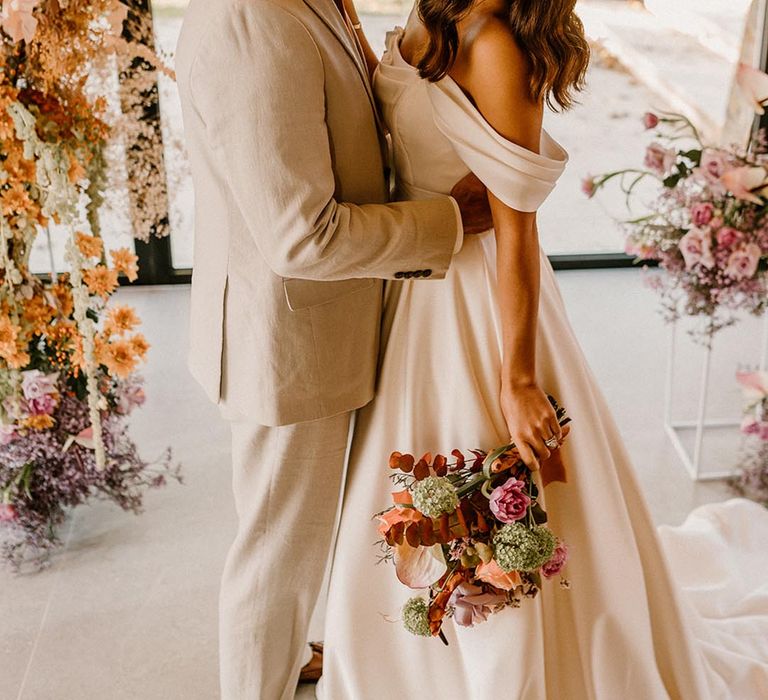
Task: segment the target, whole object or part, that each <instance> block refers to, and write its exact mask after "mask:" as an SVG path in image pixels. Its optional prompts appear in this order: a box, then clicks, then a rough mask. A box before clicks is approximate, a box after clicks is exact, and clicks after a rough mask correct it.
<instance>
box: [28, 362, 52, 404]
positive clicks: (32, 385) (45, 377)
mask: <svg viewBox="0 0 768 700" xmlns="http://www.w3.org/2000/svg"><path fill="white" fill-rule="evenodd" d="M22 375H23V379H22V380H21V390H22V392H23V393H24V398H25V399H39V398H40V397H41V396H45V395H47V394H55V393H57V391H58V389H57V383H58V381H59V373H58V372H54V373H53V374H44V373H43V372H41V371H40V370H39V369H28V370H26V371H25V372H22Z"/></svg>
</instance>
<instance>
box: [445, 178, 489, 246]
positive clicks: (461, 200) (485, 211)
mask: <svg viewBox="0 0 768 700" xmlns="http://www.w3.org/2000/svg"><path fill="white" fill-rule="evenodd" d="M451 197H453V198H454V199H455V200H456V202H457V203H458V205H459V211H461V223H462V224H463V226H464V233H483V232H484V231H487V230H488V229H491V228H493V216H491V205H490V204H489V203H488V190H487V189H486V187H485V185H484V184H483V183H482V182H480V180H479V179H478V177H477V176H476V175H475V174H474V173H470V174H469V175H467V176H466V177H465V178H463V179H461V180H459V181H458V182H457V183H456V184H455V185H454V187H453V189H452V190H451Z"/></svg>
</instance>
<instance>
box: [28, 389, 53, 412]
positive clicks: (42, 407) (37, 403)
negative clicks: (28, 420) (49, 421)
mask: <svg viewBox="0 0 768 700" xmlns="http://www.w3.org/2000/svg"><path fill="white" fill-rule="evenodd" d="M56 404H57V401H56V397H54V396H53V395H52V394H43V395H42V396H39V397H37V398H35V399H29V400H28V401H27V408H28V409H29V412H30V413H31V414H32V415H33V416H42V415H46V416H50V415H51V414H52V413H53V412H54V411H55V410H56Z"/></svg>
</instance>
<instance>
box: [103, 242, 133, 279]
mask: <svg viewBox="0 0 768 700" xmlns="http://www.w3.org/2000/svg"><path fill="white" fill-rule="evenodd" d="M110 255H111V256H112V264H113V265H114V267H115V269H116V270H117V271H118V272H122V273H123V274H124V275H125V276H126V277H127V278H128V281H129V282H134V281H135V280H136V278H137V277H138V276H139V274H138V273H139V266H138V265H137V262H138V260H139V258H138V256H136V255H134V254H133V253H132V252H131V251H130V250H128V248H118V249H117V250H113V251H110Z"/></svg>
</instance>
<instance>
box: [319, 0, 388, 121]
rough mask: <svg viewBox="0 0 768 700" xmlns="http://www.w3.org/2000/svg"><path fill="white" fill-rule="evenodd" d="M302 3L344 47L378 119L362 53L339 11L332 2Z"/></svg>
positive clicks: (324, 0) (326, 0)
mask: <svg viewBox="0 0 768 700" xmlns="http://www.w3.org/2000/svg"><path fill="white" fill-rule="evenodd" d="M304 2H305V3H306V4H307V5H308V6H309V8H310V9H311V10H312V12H314V13H315V14H316V15H317V16H318V17H319V18H320V19H321V20H322V21H323V22H324V23H325V25H326V26H327V27H328V28H329V29H330V30H331V31H332V32H333V33H334V34H335V35H336V38H337V39H338V40H339V42H340V43H341V45H342V46H343V47H344V50H345V51H346V52H347V53H348V54H349V57H350V58H351V59H352V61H353V62H354V64H355V66H356V67H357V72H358V73H359V74H360V78H361V80H362V81H363V84H364V85H365V91H366V92H367V93H368V99H369V100H370V101H371V105H372V107H373V110H374V112H375V113H376V114H377V118H378V113H377V111H376V100H375V99H374V97H373V89H372V88H371V81H370V79H369V78H368V69H367V67H366V65H365V62H364V61H363V56H362V53H361V52H360V49H359V47H358V46H357V45H356V43H355V42H356V39H355V38H354V37H352V36H350V33H349V30H348V29H347V26H346V25H345V24H344V20H343V19H342V17H341V14H340V13H339V10H338V9H337V8H336V6H335V5H334V2H333V0H304Z"/></svg>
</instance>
